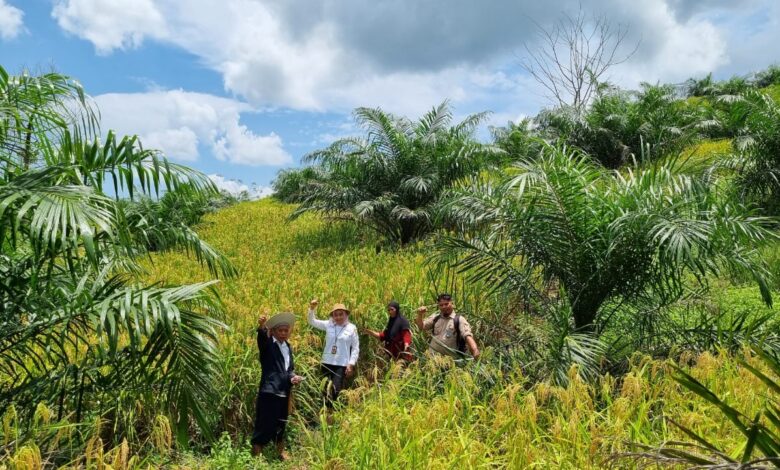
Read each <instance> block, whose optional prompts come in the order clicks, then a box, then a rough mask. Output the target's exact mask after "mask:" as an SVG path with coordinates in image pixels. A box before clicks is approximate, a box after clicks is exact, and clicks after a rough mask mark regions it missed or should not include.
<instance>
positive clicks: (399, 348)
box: [364, 300, 412, 361]
mask: <svg viewBox="0 0 780 470" xmlns="http://www.w3.org/2000/svg"><path fill="white" fill-rule="evenodd" d="M387 315H388V318H387V326H385V329H384V331H374V330H369V329H365V330H364V331H365V333H366V334H367V335H369V336H373V337H374V338H377V339H379V340H380V341H382V342H383V343H384V346H385V351H387V353H388V354H389V355H390V357H391V358H393V359H402V360H405V361H411V360H412V353H411V351H410V350H409V347H410V346H411V344H412V329H411V327H410V326H409V320H407V319H406V318H405V317H404V316H403V315H401V306H400V305H399V304H398V302H396V301H395V300H391V301H390V303H388V304H387Z"/></svg>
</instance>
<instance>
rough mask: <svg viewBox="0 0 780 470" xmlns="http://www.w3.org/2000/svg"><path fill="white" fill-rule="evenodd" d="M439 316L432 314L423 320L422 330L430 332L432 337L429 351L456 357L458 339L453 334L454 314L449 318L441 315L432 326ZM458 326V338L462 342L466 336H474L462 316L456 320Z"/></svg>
mask: <svg viewBox="0 0 780 470" xmlns="http://www.w3.org/2000/svg"><path fill="white" fill-rule="evenodd" d="M439 315H441V314H440V313H434V314H433V315H431V316H429V317H428V318H426V319H425V320H423V330H425V331H431V330H432V332H431V333H432V335H433V337H432V338H431V343H430V349H431V351H434V352H437V353H439V354H446V355H448V356H457V354H458V337H457V335H456V334H455V315H459V314H456V313H455V312H452V313H451V314H450V315H449V316H447V317H445V316H444V315H441V316H440V318H439V321H437V322H436V325H434V324H433V320H434V319H435V318H436V317H437V316H439ZM458 324H459V325H460V336H461V338H463V339H464V340H465V339H466V338H467V337H468V336H474V335H473V334H471V325H469V322H468V320H466V317H464V316H463V315H460V319H459V320H458Z"/></svg>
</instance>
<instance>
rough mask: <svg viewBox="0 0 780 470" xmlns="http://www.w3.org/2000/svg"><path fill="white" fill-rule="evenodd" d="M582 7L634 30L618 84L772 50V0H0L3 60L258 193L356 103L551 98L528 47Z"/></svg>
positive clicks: (415, 107)
mask: <svg viewBox="0 0 780 470" xmlns="http://www.w3.org/2000/svg"><path fill="white" fill-rule="evenodd" d="M580 6H581V8H582V9H583V11H584V12H585V13H586V14H587V15H588V16H591V15H593V16H603V17H604V18H606V20H607V21H608V22H609V24H611V25H613V26H614V27H619V28H624V29H625V30H626V31H627V35H626V39H625V41H624V44H625V45H626V47H627V48H628V49H634V46H636V51H635V52H634V53H633V55H631V56H630V58H629V59H628V60H626V61H625V62H623V63H621V64H619V65H618V66H616V67H614V68H612V69H611V70H610V73H609V76H608V77H607V78H608V79H609V80H610V81H611V82H612V83H615V84H617V85H620V86H623V87H627V88H633V87H637V86H638V84H639V83H640V82H642V81H644V82H650V83H656V82H662V83H679V82H682V81H684V80H685V79H687V78H689V77H703V76H705V75H706V74H707V73H710V72H712V73H713V75H714V76H715V77H716V78H720V79H723V78H729V77H731V76H733V75H744V74H747V73H749V72H752V71H757V70H761V69H763V68H766V67H767V66H768V65H770V64H773V63H778V62H780V52H778V51H780V48H779V47H777V44H779V43H780V0H591V1H587V0H547V1H545V2H539V1H538V0H372V1H367V0H262V1H261V0H186V1H185V0H0V65H2V66H3V67H4V68H5V69H6V70H7V71H9V72H10V73H19V72H21V71H22V70H23V69H28V70H30V71H32V72H41V71H49V70H51V69H56V70H57V71H59V72H61V73H64V74H67V75H70V76H72V77H74V78H77V79H78V80H79V81H80V82H81V83H82V84H83V85H84V87H85V89H86V91H87V92H88V93H89V94H90V95H91V96H92V97H93V98H94V100H95V102H96V103H97V106H98V108H99V110H100V113H101V128H102V130H103V131H104V132H106V131H107V130H108V129H113V130H115V131H117V132H118V133H120V134H137V135H139V137H140V138H141V140H142V142H143V143H144V147H145V148H157V149H160V150H161V151H162V152H164V153H165V155H166V156H167V157H168V158H170V159H171V160H173V161H176V162H180V163H184V164H187V165H189V166H192V167H194V168H197V169H198V170H201V171H203V172H204V173H206V174H209V175H210V176H212V179H214V180H215V182H217V184H218V185H219V186H221V187H223V188H225V189H227V190H231V191H238V190H242V189H250V190H252V191H255V192H256V193H257V194H265V193H266V192H267V187H268V186H269V184H270V183H271V181H272V180H273V178H274V176H275V175H276V173H277V172H278V171H279V170H280V169H282V168H288V167H294V166H298V165H300V159H301V157H302V156H303V155H305V154H307V153H308V152H311V151H313V150H316V149H319V148H322V147H324V146H326V145H328V144H329V143H331V142H332V141H334V140H335V139H338V138H340V137H345V136H349V135H358V134H359V129H357V128H356V127H355V125H354V123H353V121H352V119H351V111H352V110H353V109H354V108H356V107H358V106H371V107H381V108H382V109H385V110H386V111H390V112H393V113H397V114H401V115H406V116H408V117H410V118H416V117H418V116H420V115H421V114H422V113H424V112H426V111H427V110H429V109H430V108H432V107H433V106H435V105H437V104H439V103H440V102H442V101H443V100H445V99H449V100H450V102H451V104H452V106H453V108H454V110H455V114H456V119H457V118H459V117H460V118H462V117H465V116H466V115H468V114H470V113H474V112H480V111H485V110H489V111H491V112H492V115H491V118H490V122H489V123H488V124H490V125H504V124H506V123H507V122H508V121H516V120H518V119H520V118H522V117H524V116H533V115H535V114H536V113H537V112H538V111H539V110H540V109H541V108H543V107H544V106H548V105H549V104H550V101H549V97H547V96H545V94H544V93H543V89H542V88H541V87H540V86H539V85H538V84H537V83H536V82H534V80H533V79H531V78H530V77H529V75H528V74H527V73H526V72H525V71H524V69H523V68H522V66H521V63H522V61H523V59H524V58H525V57H527V56H526V54H527V52H526V48H528V49H530V50H532V51H533V50H537V49H538V47H539V43H538V32H539V28H542V29H549V28H550V27H551V25H553V24H554V23H555V22H557V21H560V19H561V18H562V17H563V15H567V14H568V15H576V14H577V11H578V8H580ZM637 45H638V46H637ZM628 49H627V50H626V51H625V52H626V53H627V52H628ZM481 135H483V136H487V131H486V130H485V129H483V130H482V131H481Z"/></svg>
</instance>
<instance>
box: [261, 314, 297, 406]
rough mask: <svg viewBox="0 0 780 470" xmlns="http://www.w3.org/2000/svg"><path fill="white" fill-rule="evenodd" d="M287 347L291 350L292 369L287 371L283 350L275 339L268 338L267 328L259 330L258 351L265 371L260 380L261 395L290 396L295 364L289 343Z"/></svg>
mask: <svg viewBox="0 0 780 470" xmlns="http://www.w3.org/2000/svg"><path fill="white" fill-rule="evenodd" d="M287 347H288V348H290V367H289V368H288V369H287V370H285V369H284V356H282V350H281V349H279V346H277V344H276V343H275V342H274V340H273V338H271V337H269V336H268V330H267V329H265V328H262V329H258V330H257V349H258V350H259V351H260V366H261V367H262V370H263V372H262V376H261V379H260V393H271V394H274V395H284V396H289V395H290V389H291V388H292V382H290V380H292V378H293V377H294V376H295V363H294V362H293V352H292V346H290V343H287Z"/></svg>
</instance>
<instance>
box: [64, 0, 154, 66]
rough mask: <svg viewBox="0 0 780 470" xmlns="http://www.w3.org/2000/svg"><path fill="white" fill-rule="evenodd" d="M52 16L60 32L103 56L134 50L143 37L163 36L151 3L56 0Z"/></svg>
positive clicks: (111, 0)
mask: <svg viewBox="0 0 780 470" xmlns="http://www.w3.org/2000/svg"><path fill="white" fill-rule="evenodd" d="M52 16H53V17H54V18H55V19H56V20H57V23H58V24H59V25H60V27H61V28H62V29H64V30H65V31H68V32H70V33H73V34H75V35H77V36H79V37H81V38H83V39H86V40H88V41H90V42H91V43H92V44H94V45H95V49H97V51H98V52H99V53H103V54H105V53H109V52H111V51H112V50H114V49H124V48H133V47H138V46H140V45H141V43H142V42H143V39H144V37H145V36H151V37H156V38H164V37H165V36H166V34H165V20H164V19H163V16H162V14H161V13H160V11H159V10H158V9H157V7H156V6H155V4H154V1H153V0H75V1H69V0H56V1H55V3H54V7H53V9H52Z"/></svg>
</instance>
